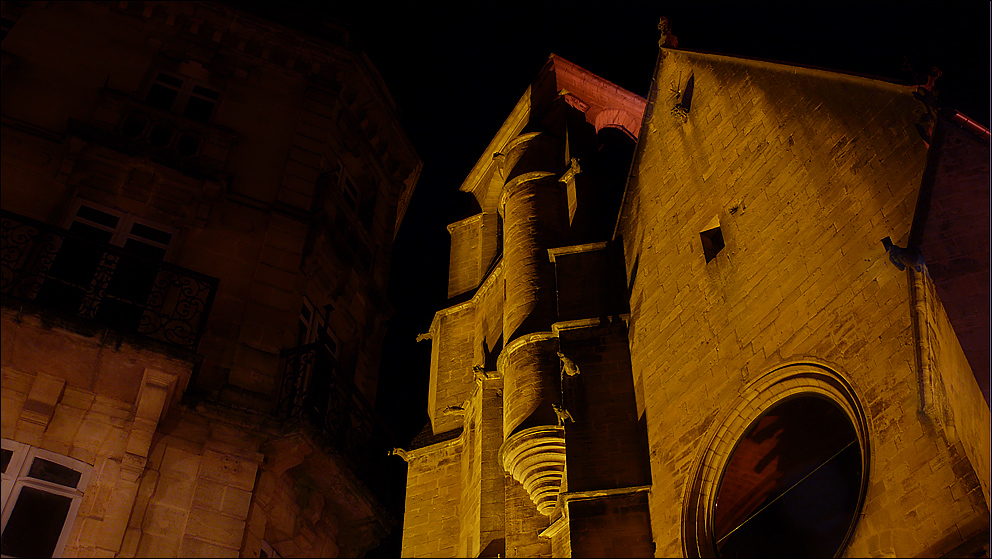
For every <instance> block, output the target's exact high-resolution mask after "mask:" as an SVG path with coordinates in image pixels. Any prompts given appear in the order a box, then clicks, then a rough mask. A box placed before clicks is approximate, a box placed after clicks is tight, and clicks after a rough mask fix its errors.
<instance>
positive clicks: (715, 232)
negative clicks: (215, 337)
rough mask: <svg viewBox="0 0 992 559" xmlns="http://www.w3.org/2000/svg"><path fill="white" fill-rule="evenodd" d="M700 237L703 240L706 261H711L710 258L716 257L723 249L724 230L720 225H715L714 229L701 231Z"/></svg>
mask: <svg viewBox="0 0 992 559" xmlns="http://www.w3.org/2000/svg"><path fill="white" fill-rule="evenodd" d="M699 238H700V240H701V241H702V242H703V256H704V257H705V258H706V262H707V263H709V261H710V260H713V259H714V258H716V255H717V254H718V253H719V252H720V251H721V250H723V247H724V246H725V245H724V242H723V232H722V231H721V230H720V227H719V226H717V227H714V228H712V229H707V230H706V231H702V232H701V233H699Z"/></svg>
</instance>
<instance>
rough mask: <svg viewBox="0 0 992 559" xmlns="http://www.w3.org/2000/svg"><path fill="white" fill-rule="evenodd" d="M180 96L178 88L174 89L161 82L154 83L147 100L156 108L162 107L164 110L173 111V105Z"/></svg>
mask: <svg viewBox="0 0 992 559" xmlns="http://www.w3.org/2000/svg"><path fill="white" fill-rule="evenodd" d="M178 98H179V90H178V89H172V88H171V87H167V86H166V85H164V84H161V83H154V84H152V87H151V89H149V90H148V96H147V97H145V101H146V102H147V103H148V104H149V105H151V106H153V107H155V108H158V109H162V110H163V111H171V110H172V105H174V104H175V102H176V99H178Z"/></svg>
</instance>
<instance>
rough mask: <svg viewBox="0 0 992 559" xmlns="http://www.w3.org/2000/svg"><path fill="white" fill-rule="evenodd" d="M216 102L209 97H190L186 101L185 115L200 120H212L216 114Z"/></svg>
mask: <svg viewBox="0 0 992 559" xmlns="http://www.w3.org/2000/svg"><path fill="white" fill-rule="evenodd" d="M215 103H216V102H215V101H211V100H209V99H202V98H200V97H190V98H189V101H187V102H186V109H185V110H184V111H183V115H185V116H188V117H189V118H191V119H193V120H197V121H199V122H210V117H211V116H212V115H213V114H214V104H215Z"/></svg>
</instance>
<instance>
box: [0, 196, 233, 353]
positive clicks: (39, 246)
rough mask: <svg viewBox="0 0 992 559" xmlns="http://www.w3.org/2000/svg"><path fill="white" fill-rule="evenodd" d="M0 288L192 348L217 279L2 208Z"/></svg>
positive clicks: (70, 311)
mask: <svg viewBox="0 0 992 559" xmlns="http://www.w3.org/2000/svg"><path fill="white" fill-rule="evenodd" d="M0 216H2V235H0V271H2V274H0V293H3V294H4V295H8V296H14V297H18V298H20V299H24V300H28V301H32V302H34V303H35V304H36V305H39V306H41V307H46V308H51V309H54V310H57V311H61V312H63V313H66V314H69V315H75V316H79V317H82V318H86V319H90V320H93V321H97V322H99V323H102V324H105V325H107V326H109V327H112V328H115V329H118V330H121V331H124V332H133V333H138V334H142V335H144V336H147V337H149V338H152V339H155V340H158V341H161V342H165V343H167V344H171V345H174V346H179V347H181V348H185V349H190V350H194V351H195V350H196V347H197V344H198V343H199V340H200V336H201V335H202V333H203V328H204V326H205V325H206V322H207V316H208V314H209V313H210V306H211V304H212V303H213V299H214V295H215V294H216V292H217V284H218V280H217V279H216V278H212V277H210V276H206V275H203V274H198V273H196V272H193V271H192V270H187V269H185V268H180V267H178V266H173V265H171V264H167V263H165V262H161V261H154V260H148V259H145V258H141V257H139V256H137V255H135V254H132V253H131V252H129V251H127V250H125V249H123V248H121V247H117V246H113V245H109V244H104V243H99V242H94V241H92V240H89V239H86V238H84V237H82V236H79V235H76V234H74V233H71V232H69V231H66V230H65V229H61V228H58V227H54V226H52V225H49V224H47V223H42V222H40V221H35V220H33V219H30V218H27V217H24V216H20V215H17V214H14V213H10V212H6V211H4V212H2V214H0Z"/></svg>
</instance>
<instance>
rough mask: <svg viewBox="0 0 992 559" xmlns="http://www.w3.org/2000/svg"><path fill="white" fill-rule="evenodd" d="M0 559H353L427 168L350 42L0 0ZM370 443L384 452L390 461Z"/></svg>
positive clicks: (134, 6) (111, 8)
mask: <svg viewBox="0 0 992 559" xmlns="http://www.w3.org/2000/svg"><path fill="white" fill-rule="evenodd" d="M0 11H2V16H3V44H2V50H3V52H2V57H3V60H2V71H3V73H2V83H3V90H2V116H3V122H2V134H3V143H2V156H3V160H2V161H3V164H2V180H3V189H2V209H3V232H2V253H3V255H2V274H3V275H2V281H3V283H2V294H3V306H2V326H3V328H2V336H3V339H2V373H3V376H2V378H3V391H2V401H3V406H2V438H3V503H2V507H3V540H2V541H3V551H2V552H3V555H4V556H17V557H38V556H53V555H54V556H104V557H114V556H121V557H132V556H134V557H148V556H159V557H161V556H173V557H174V556H226V557H238V556H241V557H269V556H273V555H276V556H284V557H290V556H293V557H295V556H315V557H334V556H358V555H361V554H363V553H364V552H365V550H368V549H370V548H372V547H374V546H375V545H376V544H377V542H378V541H379V540H380V539H381V538H382V537H383V536H384V535H385V534H386V533H387V531H388V530H389V529H390V527H391V526H392V525H393V524H395V523H396V520H395V518H394V516H393V515H391V514H390V513H389V512H388V511H387V510H386V509H385V508H384V506H383V504H382V502H381V501H380V500H379V499H378V498H377V497H376V496H375V492H374V487H372V486H370V484H369V483H370V482H369V478H370V477H374V476H373V474H374V471H375V464H374V462H371V461H370V460H371V459H370V456H372V455H373V454H375V455H379V456H384V455H385V450H380V451H375V452H374V451H373V450H374V446H375V445H376V444H379V443H377V442H376V441H378V440H379V439H378V438H377V437H379V436H380V435H382V433H381V432H380V431H381V426H380V423H379V422H377V419H376V416H375V412H374V409H373V406H372V404H371V402H374V401H375V395H376V385H377V380H378V379H377V375H378V363H379V355H380V353H381V346H382V340H383V334H384V330H385V320H386V319H387V318H388V317H389V315H390V313H391V310H390V307H389V305H388V303H387V302H386V299H385V289H386V278H387V275H388V266H389V259H390V251H391V247H392V242H393V238H394V236H395V234H396V230H397V228H398V226H399V224H400V222H401V220H402V218H403V213H404V211H405V209H406V206H407V204H408V202H409V199H410V196H411V194H412V191H413V189H414V186H415V183H416V181H417V178H418V176H419V172H420V169H421V162H420V160H419V158H418V156H417V154H416V153H415V151H414V150H413V148H412V146H411V144H410V142H409V141H408V139H407V138H406V136H405V135H404V133H403V131H402V130H401V129H400V127H399V125H398V121H397V118H396V114H395V106H394V103H393V101H392V99H391V97H390V96H389V93H388V91H387V90H386V88H385V86H384V84H383V83H382V79H381V77H380V76H379V75H378V73H377V71H376V70H375V68H374V67H373V66H372V65H371V63H370V62H369V61H368V59H367V58H366V57H365V56H364V55H363V54H362V53H361V52H360V51H359V50H358V49H357V48H355V47H354V41H353V40H352V39H351V38H350V36H349V31H348V29H347V28H345V27H343V26H340V25H339V24H336V23H333V22H320V21H309V22H307V24H308V25H309V28H308V32H307V33H304V32H301V31H298V30H296V29H295V28H289V27H286V26H282V25H278V24H275V23H272V22H269V21H266V20H265V19H262V18H260V17H257V16H254V15H251V14H248V13H244V12H241V11H238V10H236V9H233V8H231V7H228V6H225V5H223V4H217V3H203V2H85V3H84V2H78V3H77V2H71V3H69V2H3V5H2V10H0ZM382 444H385V443H382Z"/></svg>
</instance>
